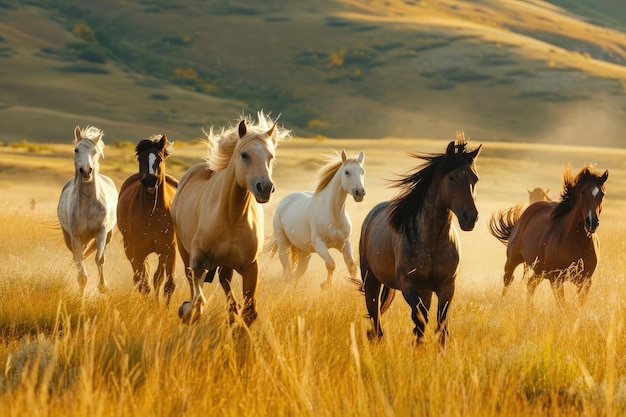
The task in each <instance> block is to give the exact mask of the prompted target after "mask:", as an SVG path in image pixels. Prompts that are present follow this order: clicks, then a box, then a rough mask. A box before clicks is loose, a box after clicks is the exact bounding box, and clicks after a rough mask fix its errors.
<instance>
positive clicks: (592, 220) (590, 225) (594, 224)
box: [585, 213, 600, 233]
mask: <svg viewBox="0 0 626 417" xmlns="http://www.w3.org/2000/svg"><path fill="white" fill-rule="evenodd" d="M599 226H600V219H598V218H597V217H596V216H593V215H592V214H591V213H589V214H588V215H587V216H585V231H586V232H587V233H595V232H596V230H597V229H598V227H599Z"/></svg>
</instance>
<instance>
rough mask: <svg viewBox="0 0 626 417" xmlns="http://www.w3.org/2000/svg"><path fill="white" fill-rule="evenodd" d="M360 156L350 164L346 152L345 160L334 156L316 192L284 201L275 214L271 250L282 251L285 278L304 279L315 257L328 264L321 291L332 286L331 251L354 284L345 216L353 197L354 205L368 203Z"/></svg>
mask: <svg viewBox="0 0 626 417" xmlns="http://www.w3.org/2000/svg"><path fill="white" fill-rule="evenodd" d="M364 159H365V154H364V153H363V151H361V152H360V153H359V154H358V155H357V156H356V157H351V158H348V157H347V156H346V152H345V150H342V151H341V156H340V157H338V156H331V157H330V158H329V160H328V163H327V164H326V165H325V166H324V167H322V169H321V170H320V173H319V175H318V184H317V188H316V190H315V192H314V193H313V192H295V193H291V194H288V195H287V196H285V197H284V198H283V199H282V200H281V201H280V203H279V204H278V207H277V208H276V213H275V214H274V236H273V237H274V239H273V241H272V242H271V249H272V251H273V252H274V251H275V250H278V253H279V257H280V262H281V264H282V266H283V275H284V276H287V275H289V274H291V273H293V270H294V267H293V266H292V265H294V266H297V268H296V271H295V276H296V277H298V278H299V277H301V276H302V275H303V274H304V273H305V272H306V269H307V267H308V265H309V261H310V259H311V252H317V253H318V254H319V255H320V256H321V257H322V259H324V262H326V269H327V271H328V275H327V277H326V281H325V282H324V283H322V288H326V287H328V286H330V283H331V279H332V276H333V272H334V270H335V261H334V260H333V257H332V256H331V255H330V253H329V252H328V249H329V248H335V249H338V250H340V251H341V253H342V254H343V259H344V261H345V263H346V266H347V267H348V271H350V276H351V278H352V279H356V272H357V266H356V264H355V263H354V259H353V257H352V245H351V244H350V234H351V233H352V224H351V223H350V218H349V217H348V213H347V212H346V199H347V197H348V194H350V195H351V196H352V198H354V201H356V202H360V201H363V197H364V196H365V186H364V185H363V175H364V174H365V170H364V169H363V160H364Z"/></svg>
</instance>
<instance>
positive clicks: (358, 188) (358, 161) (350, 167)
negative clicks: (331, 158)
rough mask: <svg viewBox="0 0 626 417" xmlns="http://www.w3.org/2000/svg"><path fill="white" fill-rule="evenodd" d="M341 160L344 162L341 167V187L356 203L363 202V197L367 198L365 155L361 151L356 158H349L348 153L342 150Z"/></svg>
mask: <svg viewBox="0 0 626 417" xmlns="http://www.w3.org/2000/svg"><path fill="white" fill-rule="evenodd" d="M341 160H342V161H343V162H342V163H343V165H342V167H341V187H342V188H343V190H344V191H345V192H346V193H348V194H350V195H351V196H352V198H354V201H356V202H360V201H363V197H365V185H364V180H363V176H364V175H365V169H363V161H364V160H365V153H364V152H363V151H361V152H359V154H358V155H357V157H356V158H348V157H347V155H346V151H345V150H343V149H342V150H341Z"/></svg>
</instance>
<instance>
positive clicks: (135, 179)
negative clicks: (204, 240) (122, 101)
mask: <svg viewBox="0 0 626 417" xmlns="http://www.w3.org/2000/svg"><path fill="white" fill-rule="evenodd" d="M172 147H173V143H171V142H168V140H167V136H165V135H153V136H151V137H150V138H149V139H144V140H142V141H140V142H139V143H138V144H137V146H136V147H135V155H136V156H137V161H138V162H139V172H138V173H136V174H133V175H131V176H130V177H128V178H127V179H126V181H125V182H124V184H123V185H122V188H121V189H120V199H119V202H118V205H117V226H118V228H119V229H120V232H122V236H123V238H124V252H126V257H127V258H128V260H129V261H130V264H131V266H132V267H133V272H134V275H133V281H134V282H135V285H136V286H137V287H138V289H139V291H140V292H142V293H146V294H147V293H149V292H150V286H149V285H148V271H147V269H146V268H147V258H148V256H149V255H150V254H152V253H155V254H156V255H157V256H158V258H159V259H158V266H157V268H156V271H155V272H154V276H153V278H152V282H153V286H154V291H155V293H156V296H157V299H158V297H159V291H160V289H161V284H162V283H163V279H164V278H165V276H167V282H166V283H165V287H164V289H163V293H164V295H165V297H166V299H167V304H168V305H169V303H170V298H171V297H172V293H173V292H174V288H175V287H176V284H175V283H174V268H175V267H176V234H175V232H174V223H173V222H172V216H171V214H170V206H171V205H172V199H173V198H174V194H175V193H176V187H177V186H178V181H177V180H176V179H175V178H174V177H172V176H171V175H167V174H166V173H165V160H166V158H167V157H168V156H169V155H170V153H171V152H172Z"/></svg>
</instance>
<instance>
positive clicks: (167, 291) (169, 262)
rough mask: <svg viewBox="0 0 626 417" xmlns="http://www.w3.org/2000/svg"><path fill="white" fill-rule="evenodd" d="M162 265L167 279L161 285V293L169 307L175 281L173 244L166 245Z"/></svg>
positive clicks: (174, 250)
mask: <svg viewBox="0 0 626 417" xmlns="http://www.w3.org/2000/svg"><path fill="white" fill-rule="evenodd" d="M163 265H164V267H165V275H167V281H165V286H164V287H163V295H164V296H165V299H166V306H167V307H169V305H170V300H171V298H172V294H174V290H175V289H176V283H175V282H174V270H175V269H176V249H175V248H174V246H171V247H168V249H167V252H166V256H165V260H164V261H163Z"/></svg>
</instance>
